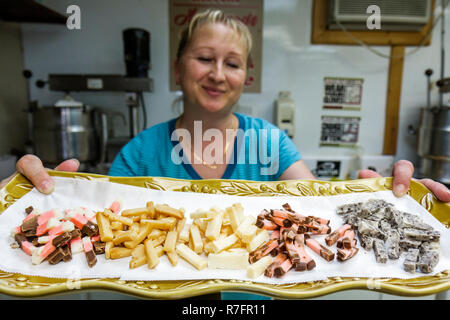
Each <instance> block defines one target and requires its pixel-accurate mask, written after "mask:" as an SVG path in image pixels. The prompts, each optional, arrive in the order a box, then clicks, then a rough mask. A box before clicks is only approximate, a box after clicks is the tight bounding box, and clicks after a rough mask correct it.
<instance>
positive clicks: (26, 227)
mask: <svg viewBox="0 0 450 320" xmlns="http://www.w3.org/2000/svg"><path fill="white" fill-rule="evenodd" d="M38 218H39V217H38V216H35V217H32V218H30V219H28V220H26V221H24V222H23V223H22V225H21V226H20V230H21V231H22V232H23V233H24V234H26V235H29V236H35V235H36V229H37V227H38Z"/></svg>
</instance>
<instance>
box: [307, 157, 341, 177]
mask: <svg viewBox="0 0 450 320" xmlns="http://www.w3.org/2000/svg"><path fill="white" fill-rule="evenodd" d="M340 174H341V162H340V161H317V165H316V168H315V169H314V175H315V176H316V177H318V178H338V177H339V175H340Z"/></svg>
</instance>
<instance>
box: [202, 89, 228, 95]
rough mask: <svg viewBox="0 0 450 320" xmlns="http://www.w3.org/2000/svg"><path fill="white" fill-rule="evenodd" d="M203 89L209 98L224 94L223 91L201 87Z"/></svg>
mask: <svg viewBox="0 0 450 320" xmlns="http://www.w3.org/2000/svg"><path fill="white" fill-rule="evenodd" d="M203 89H204V90H205V91H206V93H207V94H208V95H210V96H211V97H218V96H220V95H221V94H222V93H224V92H225V91H223V90H219V89H216V88H212V87H203Z"/></svg>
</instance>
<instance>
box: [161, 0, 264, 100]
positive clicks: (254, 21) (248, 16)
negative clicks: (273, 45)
mask: <svg viewBox="0 0 450 320" xmlns="http://www.w3.org/2000/svg"><path fill="white" fill-rule="evenodd" d="M207 9H219V10H222V11H223V12H224V13H225V14H226V15H231V16H234V17H236V18H238V19H239V20H241V21H242V22H243V23H245V24H246V25H247V27H248V28H249V29H250V33H251V35H252V40H253V47H252V52H251V54H250V58H249V61H248V63H247V64H248V69H247V79H246V81H245V86H244V92H247V93H260V92H261V65H262V64H261V63H262V28H263V13H264V6H263V0H231V1H230V0H202V1H198V0H170V3H169V24H170V26H169V27H170V49H169V50H170V59H169V71H170V77H169V81H170V91H177V90H180V88H179V86H177V85H176V84H175V79H174V62H175V59H176V53H177V49H178V41H179V36H180V34H181V32H182V31H183V30H184V29H185V28H186V27H187V26H188V25H189V22H190V21H191V19H192V17H193V16H194V15H195V14H196V13H198V12H202V11H205V10H207Z"/></svg>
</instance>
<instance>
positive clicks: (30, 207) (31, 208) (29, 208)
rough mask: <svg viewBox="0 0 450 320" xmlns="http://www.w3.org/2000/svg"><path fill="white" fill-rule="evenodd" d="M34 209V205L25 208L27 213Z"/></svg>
mask: <svg viewBox="0 0 450 320" xmlns="http://www.w3.org/2000/svg"><path fill="white" fill-rule="evenodd" d="M33 210H34V208H33V206H29V207H28V208H26V209H25V213H26V214H30V213H32V212H33Z"/></svg>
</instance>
